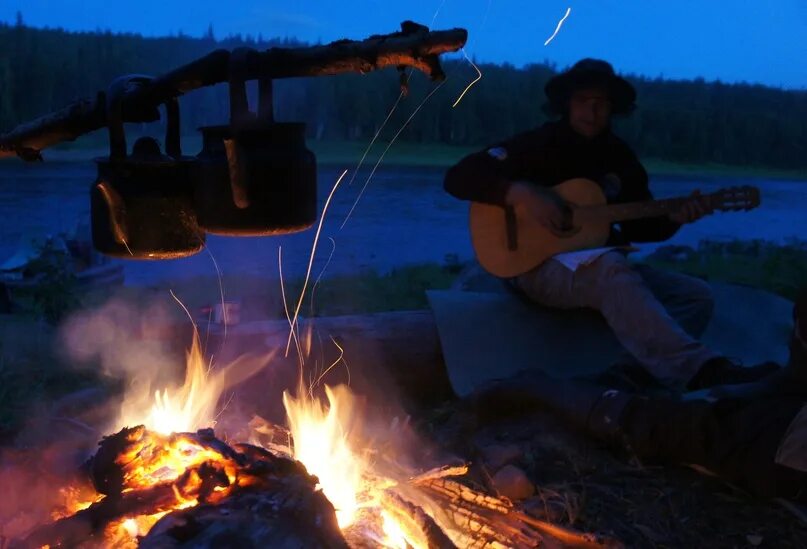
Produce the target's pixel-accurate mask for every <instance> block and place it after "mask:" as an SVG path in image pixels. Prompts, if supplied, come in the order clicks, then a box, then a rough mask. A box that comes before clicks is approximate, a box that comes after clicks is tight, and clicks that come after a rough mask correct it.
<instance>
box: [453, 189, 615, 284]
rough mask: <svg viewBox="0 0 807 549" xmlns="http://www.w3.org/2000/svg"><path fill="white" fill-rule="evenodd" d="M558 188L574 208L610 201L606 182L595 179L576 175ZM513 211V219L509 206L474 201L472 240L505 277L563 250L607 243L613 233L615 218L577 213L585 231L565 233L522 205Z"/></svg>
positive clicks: (484, 261) (488, 265)
mask: <svg viewBox="0 0 807 549" xmlns="http://www.w3.org/2000/svg"><path fill="white" fill-rule="evenodd" d="M552 191H554V192H555V193H557V194H558V195H559V196H560V197H561V198H563V199H564V200H565V201H566V202H568V203H569V204H570V205H571V206H572V208H573V210H574V209H575V207H582V206H600V205H604V204H605V203H606V199H605V195H604V194H603V192H602V189H600V186H599V185H597V184H596V183H595V182H594V181H591V180H589V179H582V178H581V179H570V180H568V181H564V182H563V183H560V184H559V185H556V186H555V187H553V188H552ZM575 211H576V210H575ZM511 212H512V214H514V215H512V216H511V221H510V223H508V216H507V209H505V208H502V207H501V206H492V205H490V204H482V203H478V202H473V203H472V204H471V210H470V216H469V217H470V219H469V222H470V229H471V242H472V244H473V247H474V251H475V252H476V257H477V259H478V260H479V263H480V264H481V265H482V267H483V268H484V269H485V270H486V271H488V272H489V273H491V274H493V275H496V276H499V277H503V278H506V277H512V276H517V275H520V274H523V273H525V272H527V271H529V270H531V269H534V268H535V267H537V266H538V265H540V264H541V263H543V262H544V261H546V260H547V259H548V258H550V257H552V256H553V255H556V254H559V253H563V252H570V251H575V250H583V249H586V248H597V247H599V246H603V245H604V244H605V243H606V242H607V241H608V236H609V235H610V232H611V221H610V220H609V219H607V218H604V217H601V218H599V219H598V218H597V217H596V216H594V215H586V216H581V215H578V214H577V213H575V215H574V217H573V223H574V226H575V228H579V232H577V233H575V234H573V235H572V236H568V237H559V236H556V235H555V234H553V233H552V232H551V231H549V230H547V229H546V228H545V227H544V226H543V225H541V224H539V223H538V222H537V221H535V220H534V219H532V218H531V217H529V216H527V215H525V212H523V211H520V209H518V208H514V209H512V210H511ZM508 224H509V225H511V226H510V227H509V229H508ZM513 237H515V238H513Z"/></svg>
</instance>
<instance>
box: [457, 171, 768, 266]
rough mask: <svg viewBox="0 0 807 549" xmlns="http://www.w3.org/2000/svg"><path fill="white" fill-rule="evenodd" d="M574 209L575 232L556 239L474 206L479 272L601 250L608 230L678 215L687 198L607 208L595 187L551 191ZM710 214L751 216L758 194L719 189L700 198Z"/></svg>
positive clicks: (522, 217) (497, 210) (501, 211)
mask: <svg viewBox="0 0 807 549" xmlns="http://www.w3.org/2000/svg"><path fill="white" fill-rule="evenodd" d="M550 190H551V191H553V192H555V193H556V194H557V195H558V196H560V198H561V199H562V200H564V201H565V202H566V203H567V204H568V205H569V206H570V207H571V209H572V225H573V230H571V231H569V232H568V233H566V234H564V235H558V234H557V233H556V232H554V231H551V230H549V229H548V228H546V227H544V226H543V225H541V224H540V223H539V222H538V221H536V220H535V219H533V218H532V217H531V216H528V215H526V214H525V212H523V211H521V210H520V208H513V207H505V208H503V207H501V206H493V205H490V204H482V203H478V202H473V203H472V204H471V210H470V228H471V241H472V243H473V247H474V251H475V252H476V257H477V259H478V260H479V263H480V264H481V265H482V267H484V268H485V270H487V271H488V272H489V273H491V274H493V275H496V276H499V277H511V276H517V275H520V274H522V273H525V272H527V271H529V270H531V269H534V268H535V267H537V266H538V265H540V264H541V263H543V262H544V261H546V260H547V259H548V258H550V257H552V256H553V255H556V254H559V253H563V252H571V251H576V250H584V249H587V248H598V247H600V246H604V245H605V243H606V242H607V241H608V237H609V235H610V232H611V224H612V223H619V222H620V221H627V220H630V219H641V218H646V217H656V216H660V215H666V214H669V213H673V212H677V211H678V210H680V208H681V207H682V206H683V204H685V203H686V202H687V201H689V200H691V197H681V198H669V199H664V200H648V201H645V202H630V203H625V204H607V203H606V199H605V195H604V194H603V191H602V189H601V188H600V186H599V185H597V183H595V182H594V181H591V180H589V179H570V180H568V181H564V182H563V183H560V184H559V185H556V186H554V187H552V188H551V189H550ZM702 198H704V199H706V200H707V201H708V202H707V204H708V205H709V207H710V209H712V210H714V211H724V212H725V211H738V210H750V209H752V208H756V207H757V206H759V202H760V196H759V189H757V188H755V187H751V186H744V187H731V188H727V189H721V190H719V191H717V192H714V193H711V194H705V195H702Z"/></svg>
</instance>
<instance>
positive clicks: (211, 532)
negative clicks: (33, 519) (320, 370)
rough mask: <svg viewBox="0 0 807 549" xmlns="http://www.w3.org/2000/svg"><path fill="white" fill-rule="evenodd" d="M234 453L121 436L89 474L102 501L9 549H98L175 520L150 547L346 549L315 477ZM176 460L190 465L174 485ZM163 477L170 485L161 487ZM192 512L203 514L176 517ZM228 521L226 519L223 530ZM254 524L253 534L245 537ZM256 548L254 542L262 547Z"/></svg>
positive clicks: (295, 465)
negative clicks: (293, 543) (131, 527)
mask: <svg viewBox="0 0 807 549" xmlns="http://www.w3.org/2000/svg"><path fill="white" fill-rule="evenodd" d="M237 448H238V449H234V448H232V447H230V446H228V445H227V444H225V443H224V442H222V441H221V440H219V439H217V438H215V436H214V435H213V432H212V430H209V429H205V430H201V431H198V432H197V433H177V434H173V435H170V436H160V435H157V434H154V433H150V432H149V431H147V430H146V429H145V428H143V427H142V426H138V427H134V428H127V429H123V430H122V431H120V432H119V433H117V434H115V435H112V436H110V437H106V438H105V439H104V440H102V441H101V443H100V445H99V449H98V452H97V453H96V454H95V456H93V458H92V459H91V460H90V462H89V463H88V466H87V472H88V474H89V476H90V479H91V481H92V483H93V484H94V485H95V486H96V489H97V490H98V492H99V494H104V497H103V498H100V496H99V498H100V499H99V500H97V501H96V502H95V503H93V504H92V505H90V506H89V507H88V508H86V509H84V510H81V511H78V512H76V513H75V514H73V515H71V516H69V517H65V518H62V519H60V520H57V521H55V522H54V523H52V524H49V525H46V526H43V527H40V528H38V529H36V530H35V531H33V532H31V533H30V534H29V535H28V536H27V537H26V538H25V539H24V540H22V541H21V542H18V543H15V544H14V543H13V544H12V545H11V546H12V547H42V546H46V545H47V546H51V547H55V546H65V547H74V546H79V545H81V544H84V543H88V540H89V543H90V544H91V545H92V544H95V545H98V546H102V545H105V544H106V541H107V540H105V539H104V532H105V530H106V529H107V527H108V526H110V525H111V524H113V523H115V522H118V521H121V520H123V519H125V518H131V517H137V516H141V515H146V516H149V515H155V514H157V513H162V512H169V514H168V515H166V516H165V517H163V519H162V520H161V521H160V522H158V523H157V524H156V525H155V527H154V528H153V529H152V530H154V537H152V538H150V539H151V540H155V541H154V543H157V544H162V545H159V546H160V547H166V546H169V547H170V546H171V544H170V543H169V541H170V540H174V542H173V543H175V544H178V543H180V542H181V541H182V540H183V539H185V538H187V536H190V535H198V536H200V538H199V539H200V540H203V541H204V543H208V542H209V543H210V544H211V545H209V546H211V547H212V546H215V545H216V543H217V541H216V540H219V542H220V541H221V540H223V539H224V538H222V537H221V536H225V537H226V536H230V537H231V538H230V539H233V540H236V539H238V538H237V531H238V532H241V533H242V534H243V533H244V532H245V531H252V532H253V534H254V535H255V536H257V538H260V539H261V540H262V539H264V538H263V536H266V535H269V534H268V532H271V533H272V534H271V535H276V536H279V538H278V539H285V540H292V539H296V540H298V541H299V542H300V543H299V545H298V546H304V547H346V544H345V541H344V538H343V537H342V534H341V532H340V531H339V527H338V525H337V523H336V515H335V512H334V508H333V505H332V504H331V503H330V502H329V501H328V500H327V498H325V496H324V494H323V493H322V491H320V490H316V483H317V480H316V477H313V476H311V475H309V474H308V472H307V471H306V470H305V468H304V467H303V466H302V465H301V464H300V463H299V462H296V461H293V460H290V459H286V458H282V457H277V456H274V455H272V454H271V453H269V452H266V451H265V450H262V449H260V448H256V447H254V446H250V445H246V444H241V445H238V447H237ZM177 452H178V454H177V455H179V456H180V457H181V458H187V459H188V460H189V461H188V462H187V463H181V464H180V465H181V467H182V470H181V471H180V472H179V473H178V474H177V475H172V470H171V467H170V466H168V465H167V464H166V463H167V461H166V460H165V458H166V457H172V458H174V459H177V457H176V455H174V454H176V453H177ZM167 454H172V455H171V456H167ZM163 477H166V480H164V481H160V480H161V479H162V478H163ZM187 503H194V504H197V503H198V505H195V506H194V507H192V508H190V509H184V510H177V509H179V508H180V507H181V506H182V505H183V504H187ZM222 517H230V518H229V519H228V520H227V521H223V522H222ZM214 518H215V520H214ZM250 518H251V519H252V523H250V524H251V526H250V527H249V528H247V530H244V529H245V528H246V526H245V521H248V520H250ZM213 522H215V523H216V524H215V525H214V524H213ZM158 527H159V528H158ZM227 532H229V534H228V533H227ZM149 536H151V532H149ZM149 536H147V538H148V537H149ZM257 538H254V537H253V541H254V542H256V543H258V542H259V540H258V539H257ZM143 541H144V542H145V540H143ZM149 543H151V541H150V542H149ZM194 543H196V542H194ZM200 543H202V542H200ZM204 543H202V545H200V546H205V545H204ZM262 545H263V544H262V543H258V545H257V546H262ZM146 546H148V545H146ZM219 546H221V545H220V544H219Z"/></svg>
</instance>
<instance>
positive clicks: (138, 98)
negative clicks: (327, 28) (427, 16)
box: [0, 21, 468, 161]
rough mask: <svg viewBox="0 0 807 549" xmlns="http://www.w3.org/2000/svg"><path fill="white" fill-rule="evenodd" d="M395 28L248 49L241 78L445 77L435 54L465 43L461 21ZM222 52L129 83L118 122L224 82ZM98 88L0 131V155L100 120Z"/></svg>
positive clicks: (19, 152) (36, 154) (31, 154)
mask: <svg viewBox="0 0 807 549" xmlns="http://www.w3.org/2000/svg"><path fill="white" fill-rule="evenodd" d="M401 29H402V30H401V31H400V32H396V33H391V34H383V35H374V36H371V37H369V38H367V39H365V40H361V41H356V40H338V41H336V42H332V43H330V44H326V45H323V46H311V47H305V48H270V49H268V50H266V51H263V52H259V51H255V52H254V53H252V54H250V55H249V56H248V60H247V64H246V65H247V67H246V79H247V80H255V79H259V78H261V79H274V78H290V77H303V76H327V75H334V74H342V73H347V72H359V73H366V72H370V71H374V70H379V69H383V68H386V67H399V68H403V67H412V68H415V69H418V70H420V71H422V72H423V73H425V74H426V75H428V76H429V77H430V78H432V79H433V80H441V79H443V78H444V77H445V74H444V73H443V70H442V68H441V67H440V61H439V56H440V55H441V54H443V53H448V52H453V51H457V50H459V49H460V48H462V47H463V46H464V45H465V42H466V40H467V39H468V33H467V31H466V30H465V29H451V30H445V31H433V32H432V31H429V29H428V28H427V27H424V26H422V25H418V24H416V23H412V22H411V21H405V22H404V23H402V24H401ZM229 60H230V52H229V51H228V50H223V49H221V50H216V51H213V52H211V53H209V54H207V55H205V56H204V57H201V58H199V59H197V60H195V61H192V62H191V63H188V64H187V65H183V66H181V67H179V68H176V69H174V70H172V71H170V72H168V73H165V74H163V75H160V76H158V77H156V78H154V79H153V80H150V81H148V82H144V83H140V84H136V85H133V86H132V87H131V88H130V89H129V90H127V91H126V93H125V94H124V97H123V112H124V113H125V114H124V121H125V122H152V121H154V120H157V119H158V118H159V113H158V111H157V110H156V107H157V106H158V105H160V104H162V103H165V102H166V101H167V100H169V99H171V98H174V97H178V96H180V95H182V94H184V93H187V92H189V91H192V90H195V89H198V88H201V87H204V86H211V85H214V84H218V83H220V82H226V81H227V78H228V65H229ZM106 123H107V120H106V94H105V93H104V92H100V93H99V94H98V95H97V97H96V98H95V100H81V101H77V102H75V103H72V104H71V105H68V106H67V107H65V108H63V109H61V110H58V111H56V112H53V113H50V114H46V115H44V116H42V117H40V118H37V119H35V120H33V121H31V122H27V123H24V124H21V125H19V126H17V127H16V128H14V129H13V130H11V131H10V132H8V133H5V134H2V135H0V158H3V157H8V156H15V155H16V156H18V157H20V158H22V159H23V160H27V161H33V160H41V159H42V157H41V154H40V151H42V150H43V149H45V148H47V147H50V146H52V145H55V144H57V143H60V142H62V141H72V140H74V139H76V138H77V137H80V136H82V135H84V134H86V133H89V132H92V131H95V130H98V129H101V128H103V127H106Z"/></svg>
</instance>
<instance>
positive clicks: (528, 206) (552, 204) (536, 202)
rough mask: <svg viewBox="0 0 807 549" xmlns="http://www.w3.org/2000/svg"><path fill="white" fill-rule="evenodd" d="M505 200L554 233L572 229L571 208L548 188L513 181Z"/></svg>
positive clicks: (560, 233)
mask: <svg viewBox="0 0 807 549" xmlns="http://www.w3.org/2000/svg"><path fill="white" fill-rule="evenodd" d="M505 202H506V203H507V205H508V206H512V207H513V208H515V209H516V210H517V211H520V212H523V213H524V214H526V215H527V216H529V217H531V218H532V219H534V220H535V221H537V222H538V223H540V224H541V225H543V226H544V227H546V228H547V229H549V230H550V231H552V232H553V233H555V234H559V235H562V233H568V232H569V231H572V229H573V226H572V210H571V208H569V206H568V204H566V203H565V202H564V201H563V199H562V198H561V197H560V196H558V195H557V194H555V193H554V192H552V191H551V190H549V189H542V188H540V187H537V186H535V185H533V184H532V183H528V182H525V181H515V182H513V183H512V184H511V185H510V188H509V189H508V190H507V195H506V196H505Z"/></svg>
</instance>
